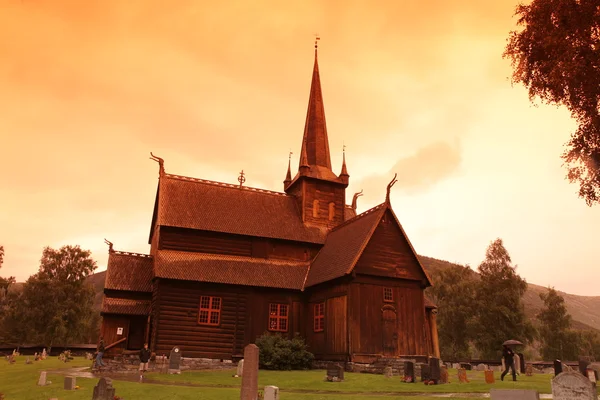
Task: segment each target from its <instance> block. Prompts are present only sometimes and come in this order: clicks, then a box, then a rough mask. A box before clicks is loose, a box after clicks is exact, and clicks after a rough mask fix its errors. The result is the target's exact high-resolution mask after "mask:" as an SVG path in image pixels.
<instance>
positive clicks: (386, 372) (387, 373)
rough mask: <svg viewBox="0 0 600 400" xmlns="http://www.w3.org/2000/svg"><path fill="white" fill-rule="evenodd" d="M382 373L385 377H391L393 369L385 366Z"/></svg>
mask: <svg viewBox="0 0 600 400" xmlns="http://www.w3.org/2000/svg"><path fill="white" fill-rule="evenodd" d="M383 375H384V376H385V377H386V378H391V377H392V376H394V373H393V371H392V367H389V366H388V367H385V368H384V369H383Z"/></svg>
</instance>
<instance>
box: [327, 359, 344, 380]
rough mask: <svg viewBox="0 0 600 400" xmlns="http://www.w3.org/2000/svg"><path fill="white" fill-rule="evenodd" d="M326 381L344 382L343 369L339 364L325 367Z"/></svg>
mask: <svg viewBox="0 0 600 400" xmlns="http://www.w3.org/2000/svg"><path fill="white" fill-rule="evenodd" d="M327 380H328V381H330V382H341V381H343V380H344V367H342V366H341V365H339V364H333V363H331V364H328V365H327Z"/></svg>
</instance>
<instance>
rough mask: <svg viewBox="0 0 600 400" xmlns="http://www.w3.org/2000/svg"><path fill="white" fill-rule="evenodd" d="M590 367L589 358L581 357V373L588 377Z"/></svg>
mask: <svg viewBox="0 0 600 400" xmlns="http://www.w3.org/2000/svg"><path fill="white" fill-rule="evenodd" d="M588 365H590V359H589V357H581V358H580V359H579V372H581V373H582V374H583V375H585V376H587V369H588Z"/></svg>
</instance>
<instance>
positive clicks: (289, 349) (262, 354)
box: [256, 332, 315, 370]
mask: <svg viewBox="0 0 600 400" xmlns="http://www.w3.org/2000/svg"><path fill="white" fill-rule="evenodd" d="M256 345H257V346H258V349H259V361H258V362H259V366H260V368H262V369H272V370H291V369H310V368H311V366H312V361H313V360H314V358H315V356H314V355H313V354H312V353H311V352H309V351H308V350H306V344H305V343H304V339H302V337H300V335H298V334H296V335H295V336H294V338H293V339H292V340H290V339H286V338H284V337H283V336H281V335H280V334H270V333H268V332H265V333H264V334H263V335H262V336H260V337H259V338H258V339H256Z"/></svg>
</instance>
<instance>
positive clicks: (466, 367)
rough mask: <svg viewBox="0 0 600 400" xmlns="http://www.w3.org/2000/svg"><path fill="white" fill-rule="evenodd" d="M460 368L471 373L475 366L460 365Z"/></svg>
mask: <svg viewBox="0 0 600 400" xmlns="http://www.w3.org/2000/svg"><path fill="white" fill-rule="evenodd" d="M460 367H461V368H464V369H466V370H467V371H470V370H472V369H473V366H472V365H471V364H469V363H460Z"/></svg>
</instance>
